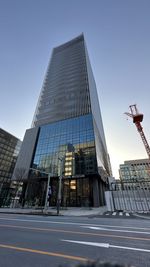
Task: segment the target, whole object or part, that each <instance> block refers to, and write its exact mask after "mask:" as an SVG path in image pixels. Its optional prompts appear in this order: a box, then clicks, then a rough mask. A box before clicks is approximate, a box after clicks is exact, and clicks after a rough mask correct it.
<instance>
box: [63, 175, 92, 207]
mask: <svg viewBox="0 0 150 267" xmlns="http://www.w3.org/2000/svg"><path fill="white" fill-rule="evenodd" d="M62 185H63V186H62V206H64V207H82V206H91V205H92V190H91V187H90V182H89V178H77V179H64V180H63V184H62Z"/></svg>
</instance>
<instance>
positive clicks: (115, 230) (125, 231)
mask: <svg viewBox="0 0 150 267" xmlns="http://www.w3.org/2000/svg"><path fill="white" fill-rule="evenodd" d="M81 227H82V228H89V229H92V230H100V231H108V232H121V233H134V234H146V235H150V232H141V231H130V230H119V229H108V228H106V227H105V228H103V227H98V226H81Z"/></svg>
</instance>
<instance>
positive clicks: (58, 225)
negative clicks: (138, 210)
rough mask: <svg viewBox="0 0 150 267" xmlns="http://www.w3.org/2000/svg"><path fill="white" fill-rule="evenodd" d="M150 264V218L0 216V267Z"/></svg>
mask: <svg viewBox="0 0 150 267" xmlns="http://www.w3.org/2000/svg"><path fill="white" fill-rule="evenodd" d="M96 259H100V260H102V261H109V262H117V263H124V264H125V263H126V264H127V263H128V264H132V265H134V266H137V267H148V266H150V220H142V219H132V218H131V219H123V218H122V219H118V218H117V219H112V218H86V217H62V216H60V217H57V216H51V217H44V216H29V215H13V214H12V215H11V214H0V267H16V266H21V267H27V266H28V267H29V266H32V267H43V266H44V267H55V266H59V265H60V264H61V265H63V266H65V267H67V266H72V264H73V266H74V265H76V264H77V263H79V262H86V261H87V260H96Z"/></svg>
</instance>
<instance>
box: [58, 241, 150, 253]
mask: <svg viewBox="0 0 150 267" xmlns="http://www.w3.org/2000/svg"><path fill="white" fill-rule="evenodd" d="M61 241H64V242H70V243H76V244H81V245H87V246H94V247H103V248H119V249H127V250H133V251H140V252H148V253H150V250H149V249H143V248H133V247H123V246H114V245H110V244H109V243H96V242H85V241H75V240H65V239H61Z"/></svg>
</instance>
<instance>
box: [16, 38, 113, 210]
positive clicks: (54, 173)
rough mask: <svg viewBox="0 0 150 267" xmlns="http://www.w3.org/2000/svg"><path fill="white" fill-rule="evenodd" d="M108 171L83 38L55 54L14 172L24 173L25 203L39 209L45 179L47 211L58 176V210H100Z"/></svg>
mask: <svg viewBox="0 0 150 267" xmlns="http://www.w3.org/2000/svg"><path fill="white" fill-rule="evenodd" d="M109 166H110V162H109V158H108V153H107V147H106V142H105V135H104V130H103V124H102V118H101V112H100V107H99V102H98V96H97V90H96V85H95V81H94V77H93V73H92V70H91V65H90V62H89V57H88V53H87V49H86V45H85V40H84V36H83V34H82V35H80V36H78V37H76V38H74V39H73V40H71V41H69V42H67V43H65V44H63V45H60V46H58V47H56V48H54V49H53V52H52V56H51V59H50V62H49V65H48V69H47V72H46V76H45V79H44V83H43V87H42V90H41V93H40V96H39V100H38V104H37V107H36V111H35V115H34V118H33V122H32V128H31V129H29V130H27V131H26V134H25V137H24V141H23V145H22V149H21V152H20V155H19V158H18V162H17V165H16V170H17V169H18V168H23V169H24V170H25V173H26V179H25V183H24V184H25V186H24V197H25V199H28V200H29V199H35V198H36V197H37V196H38V197H39V202H40V204H41V205H42V204H43V203H42V201H43V200H42V199H43V195H44V194H45V192H46V183H47V175H46V174H47V173H49V174H51V181H50V185H51V188H52V196H51V205H55V204H56V201H57V193H58V178H59V176H60V175H62V177H63V179H62V205H64V206H82V205H91V206H99V205H104V204H105V203H104V202H105V200H104V188H105V187H106V185H107V177H108V176H109V175H110V168H109ZM16 170H15V171H16ZM14 177H15V172H14Z"/></svg>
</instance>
